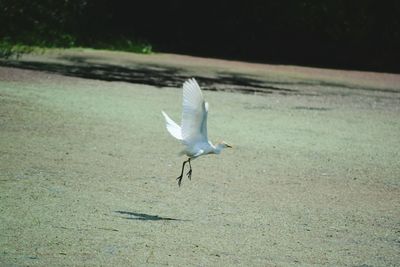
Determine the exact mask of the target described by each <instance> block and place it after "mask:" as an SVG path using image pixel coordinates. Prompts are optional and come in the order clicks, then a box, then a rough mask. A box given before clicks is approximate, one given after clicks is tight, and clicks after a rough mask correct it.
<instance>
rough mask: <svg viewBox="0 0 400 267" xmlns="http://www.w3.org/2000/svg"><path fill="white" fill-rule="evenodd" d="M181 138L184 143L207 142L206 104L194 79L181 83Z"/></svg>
mask: <svg viewBox="0 0 400 267" xmlns="http://www.w3.org/2000/svg"><path fill="white" fill-rule="evenodd" d="M182 102H183V103H182V104H183V111H182V124H181V126H182V140H183V141H184V143H186V144H190V143H191V144H193V143H196V142H206V143H208V136H207V113H208V104H207V103H206V102H205V101H204V98H203V94H202V93H201V89H200V86H199V85H198V84H197V82H196V80H195V79H189V80H188V81H186V82H185V83H184V84H183V101H182Z"/></svg>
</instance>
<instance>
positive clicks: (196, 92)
mask: <svg viewBox="0 0 400 267" xmlns="http://www.w3.org/2000/svg"><path fill="white" fill-rule="evenodd" d="M162 114H163V115H164V118H165V121H166V127H167V130H168V132H169V133H170V134H171V135H172V136H173V137H175V138H176V139H178V140H180V141H181V143H182V144H183V145H184V147H185V148H184V150H183V151H182V154H186V155H187V156H188V157H189V159H188V160H187V161H185V162H184V163H183V166H182V173H181V176H179V177H178V184H179V185H180V183H181V180H182V175H183V170H184V167H185V164H186V163H187V162H188V163H189V166H190V171H189V172H188V174H187V175H188V177H189V179H190V178H191V174H192V168H191V165H190V160H191V159H195V158H197V157H199V156H202V155H206V154H219V153H221V151H222V149H223V148H226V147H231V146H230V145H228V144H226V143H225V142H221V143H219V144H217V145H216V146H214V145H213V144H212V143H211V142H210V141H209V140H208V134H207V115H208V103H207V102H205V101H204V98H203V94H202V93H201V89H200V86H199V85H198V84H197V82H196V80H195V79H189V80H187V81H186V82H185V83H184V84H183V110H182V123H181V126H179V125H178V124H176V123H175V122H174V121H173V120H172V119H171V118H170V117H169V116H168V115H167V114H166V113H165V112H164V111H162Z"/></svg>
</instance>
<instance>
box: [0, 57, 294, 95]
mask: <svg viewBox="0 0 400 267" xmlns="http://www.w3.org/2000/svg"><path fill="white" fill-rule="evenodd" d="M58 59H60V60H61V61H60V62H39V61H27V60H2V61H0V66H6V67H14V68H21V69H28V70H36V71H44V72H48V73H56V74H60V75H64V76H71V77H80V78H86V79H96V80H103V81H121V82H128V83H136V84H146V85H152V86H155V87H158V88H162V87H181V86H182V83H183V82H184V81H185V80H187V79H188V78H191V77H193V75H191V73H189V72H188V71H187V70H185V69H183V68H177V67H172V66H165V65H163V66H161V65H157V64H150V63H148V64H143V63H130V64H125V65H114V64H107V63H98V62H96V58H94V57H90V56H60V57H59V58H58ZM97 59H98V58H97ZM196 78H198V81H199V83H200V85H201V87H202V89H204V90H209V91H228V92H241V93H245V94H255V93H259V94H270V93H274V92H275V93H282V94H288V93H296V92H297V90H292V89H288V88H284V87H281V86H279V85H271V84H270V83H268V82H265V81H263V80H260V79H257V78H256V77H250V76H249V75H242V74H237V73H231V72H219V73H216V77H210V76H204V75H203V76H201V75H196Z"/></svg>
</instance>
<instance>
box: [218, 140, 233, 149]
mask: <svg viewBox="0 0 400 267" xmlns="http://www.w3.org/2000/svg"><path fill="white" fill-rule="evenodd" d="M220 144H221V146H222V147H223V148H227V147H228V148H233V147H232V146H231V145H230V144H228V143H226V142H225V141H222V142H221V143H220Z"/></svg>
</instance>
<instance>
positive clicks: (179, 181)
mask: <svg viewBox="0 0 400 267" xmlns="http://www.w3.org/2000/svg"><path fill="white" fill-rule="evenodd" d="M176 180H178V186H179V187H180V186H181V183H182V175H181V176H179V177H178V178H176Z"/></svg>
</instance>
